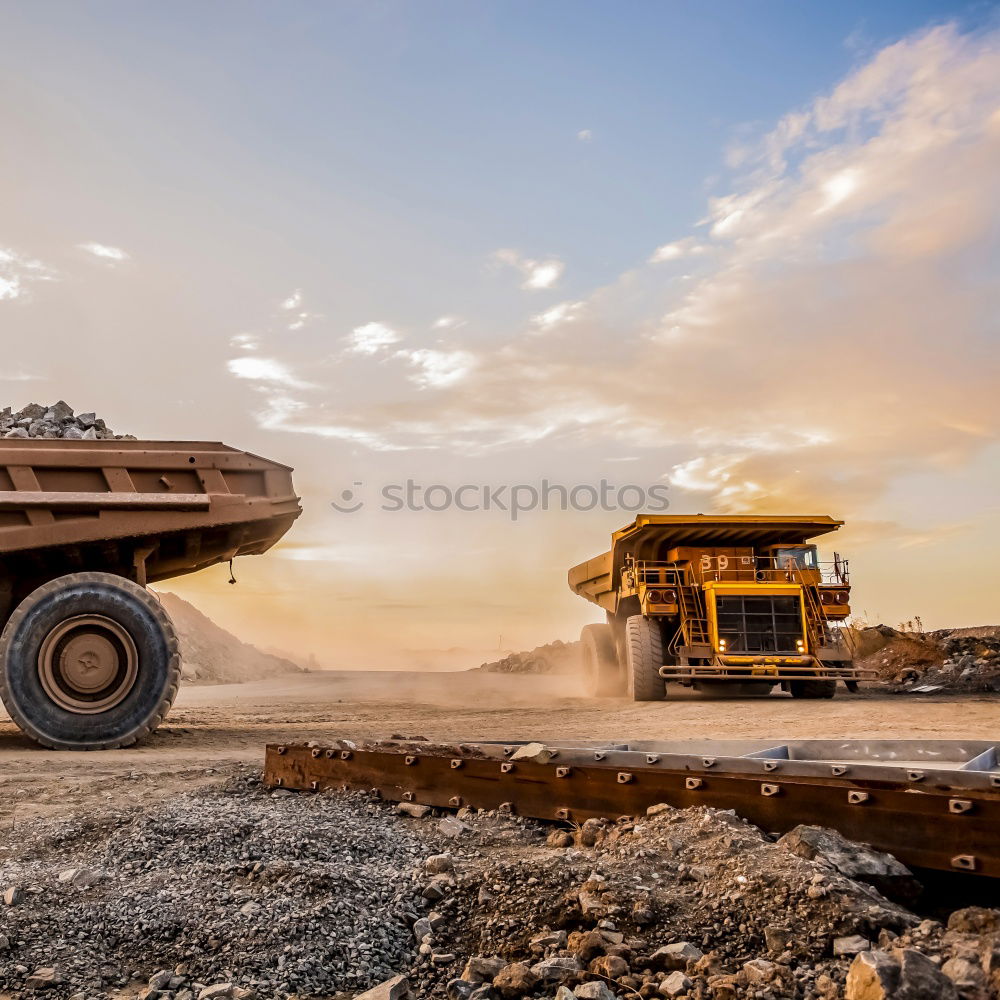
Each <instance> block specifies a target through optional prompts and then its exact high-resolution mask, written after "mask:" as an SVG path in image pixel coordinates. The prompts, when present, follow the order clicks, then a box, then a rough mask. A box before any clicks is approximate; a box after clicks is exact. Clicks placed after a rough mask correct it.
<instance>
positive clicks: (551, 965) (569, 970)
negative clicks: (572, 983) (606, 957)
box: [531, 955, 583, 983]
mask: <svg viewBox="0 0 1000 1000" xmlns="http://www.w3.org/2000/svg"><path fill="white" fill-rule="evenodd" d="M531 971H532V972H533V973H534V974H535V975H536V976H537V977H538V978H539V979H540V980H541V981H542V982H545V983H561V982H562V981H563V980H565V979H569V977H570V976H572V975H575V974H576V973H578V972H582V971H583V966H582V965H581V964H580V960H579V959H578V958H574V957H573V956H572V955H568V956H566V957H556V958H546V959H545V960H544V961H541V962H536V963H535V964H534V965H533V966H532V967H531Z"/></svg>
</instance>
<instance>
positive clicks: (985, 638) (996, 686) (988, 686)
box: [857, 625, 1000, 693]
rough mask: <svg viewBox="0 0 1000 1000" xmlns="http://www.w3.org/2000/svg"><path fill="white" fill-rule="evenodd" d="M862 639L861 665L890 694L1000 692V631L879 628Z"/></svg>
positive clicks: (864, 632) (997, 628) (998, 628)
mask: <svg viewBox="0 0 1000 1000" xmlns="http://www.w3.org/2000/svg"><path fill="white" fill-rule="evenodd" d="M857 638H858V642H859V652H860V659H859V662H860V665H861V666H862V667H866V668H867V669H870V670H874V671H875V672H876V673H877V674H878V675H879V677H880V679H881V680H882V681H884V682H885V683H886V684H887V685H888V686H889V688H890V690H896V691H912V690H913V689H914V688H925V687H931V688H934V689H936V690H940V691H949V692H961V693H976V692H1000V626H996V625H983V626H979V627H976V628H955V629H939V630H938V631H936V632H900V631H897V630H896V629H893V628H889V626H887V625H876V626H873V627H872V628H866V629H862V630H860V631H859V632H858V633H857Z"/></svg>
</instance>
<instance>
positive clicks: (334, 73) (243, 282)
mask: <svg viewBox="0 0 1000 1000" xmlns="http://www.w3.org/2000/svg"><path fill="white" fill-rule="evenodd" d="M0 16H2V19H3V29H2V33H0V52H2V59H0V81H2V86H3V94H4V100H3V102H2V104H0V134H2V136H3V143H2V151H0V189H2V192H3V195H2V198H0V343H2V346H3V350H2V353H0V389H2V393H0V395H2V397H3V401H2V402H0V406H2V405H4V404H5V403H10V404H11V405H13V406H15V407H19V406H22V405H23V404H25V403H27V402H30V401H35V400H37V401H41V402H52V401H55V400H56V399H59V398H64V399H65V400H67V401H68V402H69V403H70V405H71V406H74V407H76V408H77V409H78V410H91V409H93V410H96V411H97V412H98V413H99V414H100V415H102V416H104V417H105V419H107V420H108V422H109V423H110V424H111V426H113V427H114V428H115V429H116V430H119V431H122V432H130V433H133V434H136V435H138V436H140V437H148V438H159V439H169V438H201V439H212V440H223V441H225V442H227V443H229V444H232V445H235V446H238V447H241V448H246V449H248V450H251V451H254V452H257V453H260V454H263V455H266V456H268V457H270V458H275V459H278V460H281V461H284V462H286V463H288V464H289V465H292V466H294V467H295V469H296V485H297V488H298V489H299V491H300V493H301V494H302V497H303V504H304V507H305V511H306V512H305V514H304V516H303V517H302V519H300V521H299V522H298V524H297V525H296V526H295V528H294V529H293V530H292V532H291V533H290V534H289V536H288V538H287V540H286V541H285V542H284V543H283V544H282V545H281V546H280V547H279V548H278V549H276V550H274V551H273V552H272V553H270V554H269V555H267V556H265V557H264V558H260V559H247V560H243V561H242V563H241V564H237V567H236V569H237V576H238V578H239V579H240V586H238V587H229V586H227V584H226V580H227V579H228V574H227V572H226V571H225V570H224V569H222V568H221V567H220V568H218V569H216V570H211V571H208V572H206V573H203V574H201V575H199V576H197V577H192V578H189V579H186V580H181V581H177V582H175V583H171V584H170V585H169V587H168V589H172V590H175V591H176V592H178V593H180V594H181V595H182V596H184V597H187V598H188V599H190V600H192V601H193V602H194V603H196V604H197V605H198V606H199V607H201V608H202V609H203V610H205V611H206V612H207V613H209V614H210V615H211V616H212V617H213V618H215V619H216V620H217V621H218V622H219V623H220V624H222V625H224V626H226V627H228V628H230V629H232V630H234V631H236V632H238V633H239V634H240V635H241V637H243V638H246V639H248V640H251V641H255V642H258V643H260V644H263V645H265V646H270V647H276V648H280V649H283V650H288V651H291V652H293V653H296V654H298V655H306V654H309V653H315V655H316V656H317V658H318V659H319V661H320V662H321V663H322V664H324V665H326V666H331V667H334V666H336V667H351V666H359V667H361V666H374V667H377V666H390V665H391V666H396V665H400V664H408V665H415V666H435V665H438V666H454V665H459V663H462V664H465V665H472V664H474V663H476V662H478V661H479V659H481V658H483V657H484V656H485V655H487V654H488V653H489V651H490V650H495V649H497V648H498V647H503V648H506V649H522V648H530V647H531V646H534V645H537V644H539V643H542V642H547V641H549V640H552V639H555V638H562V639H569V638H574V637H575V636H576V634H577V633H578V631H579V628H580V626H581V625H582V624H585V623H586V622H588V621H594V620H597V616H596V615H595V614H594V613H593V612H592V610H591V607H590V606H589V605H587V604H586V603H584V602H583V601H581V600H580V599H579V598H577V597H575V596H574V595H572V594H571V593H570V592H569V590H568V588H567V586H566V570H567V569H568V567H569V566H571V565H572V564H575V563H577V562H579V561H581V560H583V559H585V558H587V557H590V556H592V555H596V554H597V553H598V552H600V551H601V550H602V549H604V548H606V547H607V542H608V537H609V535H610V532H611V531H612V530H613V529H615V528H617V527H620V526H621V525H622V524H624V523H625V522H627V521H628V520H630V519H631V517H632V516H633V515H632V514H630V513H629V512H627V511H621V510H618V511H606V510H601V509H595V510H591V511H589V512H588V511H567V512H562V511H559V510H551V509H550V510H548V511H543V510H535V511H527V512H524V513H523V514H521V515H520V516H519V517H518V519H517V520H516V522H515V521H512V519H511V516H510V513H509V511H508V512H504V511H502V510H495V509H494V510H489V511H484V510H471V511H470V510H466V511H463V510H456V509H450V510H441V511H429V510H423V511H412V512H411V511H385V510H382V509H380V508H381V506H382V502H381V500H380V492H381V490H382V489H383V487H386V486H390V487H391V486H393V485H396V484H405V483H406V481H407V480H412V481H414V482H416V483H418V484H421V485H424V486H427V485H432V484H439V485H441V486H447V487H449V488H451V489H455V488H456V487H458V486H460V485H463V484H468V485H470V486H473V487H477V488H481V487H483V486H492V487H500V486H503V485H508V486H510V485H514V484H524V485H526V486H527V485H534V486H535V487H536V488H537V486H538V485H539V484H540V483H541V481H542V480H548V481H550V483H555V484H560V485H564V486H566V487H573V486H587V485H590V484H593V485H599V484H600V482H601V481H602V480H605V481H607V482H608V483H610V484H612V485H613V486H615V487H618V486H620V485H624V484H631V485H634V486H637V487H641V488H642V489H644V490H648V489H649V488H650V487H653V486H656V487H659V488H660V490H661V491H662V490H664V489H665V490H666V493H667V495H668V496H669V499H670V511H671V512H673V513H689V512H699V511H701V512H774V513H794V514H813V513H816V514H827V513H829V514H834V515H836V516H838V517H841V518H843V519H845V520H846V521H847V522H848V526H847V527H846V528H845V529H843V530H842V531H841V532H840V534H839V535H838V536H836V541H835V543H834V542H833V541H832V540H831V541H830V542H829V543H827V544H825V545H824V548H825V549H826V551H827V552H829V551H831V550H832V548H833V547H836V548H837V549H838V550H839V551H841V552H842V553H844V554H846V555H848V556H849V557H850V558H851V567H852V571H853V580H854V601H853V604H854V607H855V609H856V611H857V612H858V613H859V614H862V615H864V616H865V617H866V618H867V619H868V620H871V621H876V620H881V621H886V622H889V623H890V624H896V623H898V622H900V621H901V620H905V619H911V618H913V617H914V616H915V615H919V616H921V618H922V619H923V621H924V623H925V625H926V626H927V627H929V628H934V627H945V626H950V625H970V624H985V623H995V622H997V621H1000V602H998V601H997V586H996V568H995V567H996V565H997V562H998V560H1000V542H998V541H997V539H998V538H1000V473H998V460H1000V446H998V430H1000V363H998V362H1000V347H998V344H1000V280H998V273H1000V9H998V7H997V5H996V4H993V3H983V2H975V3H945V2H930V0H905V2H903V0H899V2H883V3H878V4H875V3H858V2H851V0H845V2H840V3H837V4H820V3H811V4H803V3H800V2H777V0H775V2H752V3H748V2H720V3H715V4H689V3H681V2H668V0H664V2H626V3H612V2H610V0H607V2H592V0H546V2H534V3H528V2H522V0H483V2H477V0H454V2H451V0H449V2H443V0H358V2H346V0H344V2H337V0H328V2H324V3H320V2H295V0H292V2H285V3H273V2H255V0H239V2H229V0H215V2H213V3H210V4H205V3H193V2H182V0H173V2H171V3H154V2H149V0H138V2H137V0H125V2H118V0H88V2H86V3H80V2H78V0H73V2H65V3H64V2H54V0H34V2H31V3H27V2H23V0H18V2H9V0H0ZM346 490H349V491H351V495H350V497H348V498H346V499H345V494H344V491H346ZM634 492H635V491H633V493H634ZM439 495H442V494H441V491H439ZM468 495H469V496H471V495H473V494H472V493H469V494H468ZM476 495H478V494H476ZM331 501H337V502H338V503H340V504H341V505H344V506H353V505H354V504H355V503H357V502H363V503H364V506H363V507H362V509H360V510H358V511H356V512H354V513H340V512H338V511H337V510H335V509H334V508H333V507H332V506H331ZM824 542H825V540H824ZM455 648H457V649H460V650H463V651H466V652H462V653H459V654H455V655H448V654H446V653H445V652H443V651H447V650H449V649H455Z"/></svg>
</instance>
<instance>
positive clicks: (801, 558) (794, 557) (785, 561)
mask: <svg viewBox="0 0 1000 1000" xmlns="http://www.w3.org/2000/svg"><path fill="white" fill-rule="evenodd" d="M774 559H775V562H776V564H777V566H778V568H779V569H785V568H786V567H787V566H789V565H792V566H797V567H798V568H799V569H815V568H816V565H817V562H816V546H815V545H807V546H806V547H805V548H801V549H775V551H774Z"/></svg>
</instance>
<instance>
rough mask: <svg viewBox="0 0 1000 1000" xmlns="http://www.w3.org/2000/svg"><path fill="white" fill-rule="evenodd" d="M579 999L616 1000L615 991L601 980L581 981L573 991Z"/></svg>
mask: <svg viewBox="0 0 1000 1000" xmlns="http://www.w3.org/2000/svg"><path fill="white" fill-rule="evenodd" d="M573 995H574V996H576V997H577V998H578V1000H615V995H614V993H612V992H611V990H609V989H608V987H607V986H606V985H605V984H604V983H603V982H602V981H601V980H600V979H598V980H596V981H594V982H590V983H581V984H580V985H579V986H577V988H576V989H575V990H574V991H573Z"/></svg>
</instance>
